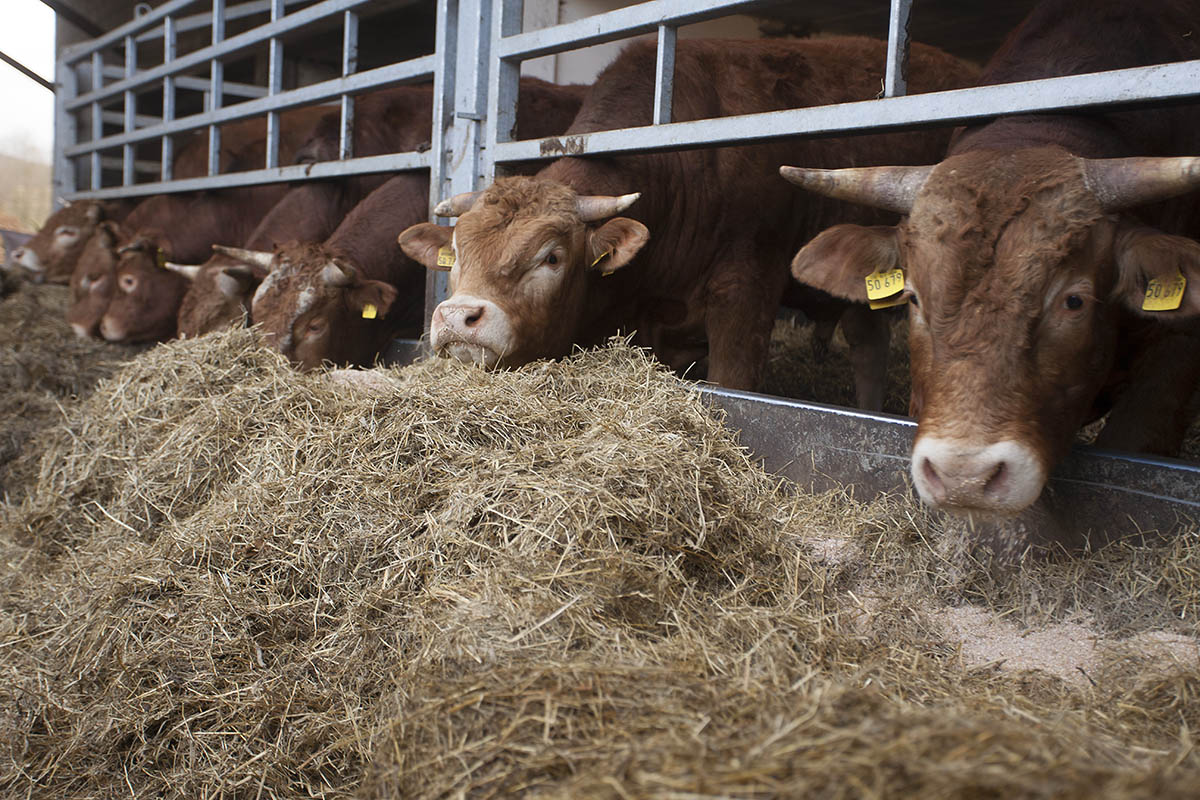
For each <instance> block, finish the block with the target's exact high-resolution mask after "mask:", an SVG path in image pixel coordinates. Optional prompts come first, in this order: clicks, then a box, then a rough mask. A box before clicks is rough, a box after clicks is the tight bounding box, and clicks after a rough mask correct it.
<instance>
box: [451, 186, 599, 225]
mask: <svg viewBox="0 0 1200 800" xmlns="http://www.w3.org/2000/svg"><path fill="white" fill-rule="evenodd" d="M471 210H472V211H482V212H484V213H486V214H488V215H489V216H493V215H494V216H498V217H500V219H498V220H495V221H496V222H501V221H503V222H511V221H513V220H515V219H519V218H521V217H541V216H545V215H553V216H559V215H567V216H569V217H571V218H572V219H573V220H574V219H577V218H578V212H577V211H576V210H575V192H573V191H572V190H570V189H568V188H567V187H566V186H563V185H562V184H561V183H558V182H556V181H547V180H539V179H537V178H526V177H513V178H498V179H497V180H496V182H495V183H493V184H492V185H491V186H490V187H488V189H487V191H485V192H484V193H483V196H482V197H481V198H480V199H479V201H478V202H476V203H475V205H474V206H473V207H472V209H471Z"/></svg>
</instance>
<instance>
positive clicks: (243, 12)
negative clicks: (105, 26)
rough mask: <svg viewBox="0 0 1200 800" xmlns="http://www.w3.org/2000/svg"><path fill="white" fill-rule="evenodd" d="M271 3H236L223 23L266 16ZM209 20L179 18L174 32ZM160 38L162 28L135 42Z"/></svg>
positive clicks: (288, 1) (287, 0) (289, 2)
mask: <svg viewBox="0 0 1200 800" xmlns="http://www.w3.org/2000/svg"><path fill="white" fill-rule="evenodd" d="M271 1H272V0H254V1H253V2H245V3H238V4H237V5H234V6H231V7H230V8H227V9H225V21H226V22H231V21H232V20H236V19H243V18H245V17H252V16H254V15H256V14H266V13H268V12H269V11H270V10H271ZM303 2H305V0H284V1H283V4H284V5H285V6H294V5H297V4H298V3H303ZM211 19H212V15H211V14H208V13H204V14H190V15H188V16H186V17H180V18H179V20H178V21H177V22H176V23H175V25H176V28H175V30H176V31H177V32H179V33H185V32H187V31H194V30H199V29H201V28H207V27H208V26H209V24H210V22H211ZM162 36H163V31H162V28H154V29H152V30H148V31H146V32H145V33H139V34H138V35H137V40H138V41H139V42H149V41H155V40H157V39H161V38H162Z"/></svg>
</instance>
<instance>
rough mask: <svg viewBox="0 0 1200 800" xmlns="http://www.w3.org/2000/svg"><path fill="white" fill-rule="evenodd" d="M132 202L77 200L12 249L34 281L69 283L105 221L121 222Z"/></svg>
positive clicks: (16, 261) (14, 257)
mask: <svg viewBox="0 0 1200 800" xmlns="http://www.w3.org/2000/svg"><path fill="white" fill-rule="evenodd" d="M132 208H133V203H131V202H129V201H126V200H112V201H109V200H76V201H75V202H74V203H70V204H69V205H66V206H64V207H63V208H60V209H59V210H58V211H55V212H54V213H53V214H51V215H50V217H49V218H48V219H47V220H46V222H45V223H44V224H43V225H42V227H41V229H40V230H39V231H38V232H37V233H36V234H34V236H33V238H31V239H30V240H29V241H28V242H26V243H25V244H24V245H23V246H22V247H18V248H17V249H16V250H13V252H12V260H13V263H15V264H18V265H20V266H21V267H24V268H25V270H26V271H28V272H29V273H30V277H31V278H32V279H33V280H34V282H35V283H41V282H43V281H45V282H47V283H69V282H70V280H71V273H72V272H73V271H74V269H75V263H76V262H77V261H78V260H79V255H80V253H82V252H83V249H84V247H85V246H86V245H87V243H88V240H89V239H91V238H92V234H93V233H94V232H95V231H96V226H97V225H98V224H100V223H101V222H103V221H106V220H110V221H113V222H120V221H121V220H123V219H125V217H126V216H128V214H129V212H130V210H131V209H132Z"/></svg>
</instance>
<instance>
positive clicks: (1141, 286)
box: [782, 0, 1200, 516]
mask: <svg viewBox="0 0 1200 800" xmlns="http://www.w3.org/2000/svg"><path fill="white" fill-rule="evenodd" d="M1192 6H1193V8H1192V16H1191V17H1180V16H1179V15H1178V12H1179V9H1180V8H1181V4H1170V7H1168V4H1150V5H1149V6H1148V5H1145V4H1138V5H1137V6H1131V5H1129V4H1126V3H1123V2H1117V1H1116V0H1113V1H1112V2H1109V1H1108V0H1103V1H1102V2H1088V3H1077V2H1070V1H1069V0H1058V1H1057V2H1048V3H1044V4H1042V5H1041V6H1039V7H1038V9H1037V10H1035V11H1034V13H1033V14H1032V15H1031V16H1030V18H1029V19H1028V20H1026V22H1025V23H1023V26H1022V27H1021V28H1019V29H1018V30H1017V32H1016V33H1015V34H1014V35H1013V36H1012V37H1010V39H1009V41H1008V43H1007V44H1006V45H1005V47H1004V48H1003V49H1002V50H1001V52H1000V53H999V54H998V55H997V56H996V58H995V59H994V61H993V65H991V66H989V68H988V69H987V70H985V74H984V78H985V81H986V82H995V83H1003V82H1007V81H1012V80H1018V79H1024V78H1040V77H1047V76H1050V75H1054V74H1065V73H1069V72H1071V71H1087V70H1092V69H1095V70H1101V69H1114V68H1118V67H1127V66H1138V65H1141V64H1142V63H1145V61H1144V60H1145V59H1146V58H1148V57H1149V58H1162V59H1176V58H1177V59H1179V60H1183V59H1186V58H1196V57H1198V56H1200V44H1198V43H1196V42H1195V41H1194V40H1193V39H1189V38H1181V37H1180V36H1179V35H1178V32H1179V31H1181V30H1193V29H1200V13H1197V12H1198V11H1200V8H1197V4H1192ZM1085 33H1086V35H1084V34H1085ZM1197 123H1200V114H1197V112H1196V111H1194V110H1192V109H1182V108H1181V109H1168V110H1160V111H1154V112H1145V113H1138V112H1134V113H1115V114H1109V115H1104V116H1099V115H1097V116H1087V117H1052V116H1040V117H1015V118H1010V119H1002V120H999V121H996V122H993V123H990V124H988V125H984V126H980V127H978V128H974V129H970V130H968V131H967V133H966V134H965V135H964V136H963V137H962V138H961V139H960V140H959V141H958V142H957V143H956V145H955V147H954V148H953V149H952V150H951V155H950V156H949V157H947V158H946V159H945V160H944V161H942V162H941V163H940V164H937V165H935V166H932V167H929V166H926V167H882V168H863V169H850V170H815V169H796V168H789V167H785V168H783V170H782V171H783V174H784V175H785V176H786V177H787V178H789V179H790V180H792V181H793V182H795V183H798V184H800V185H801V186H804V187H806V188H808V189H811V190H813V191H817V192H821V193H822V194H826V195H828V196H832V197H837V198H841V199H846V200H854V201H856V202H861V203H869V204H871V205H874V206H877V207H882V208H887V209H890V210H893V211H897V212H900V213H903V214H907V218H906V219H904V220H903V221H902V223H901V224H900V225H899V226H897V227H894V228H892V227H873V228H872V227H861V226H856V225H841V226H837V227H834V228H831V229H829V230H827V231H825V232H824V233H822V234H821V235H820V236H818V237H817V238H816V239H815V240H814V241H813V242H811V243H810V244H809V245H808V246H806V247H805V248H803V249H802V250H800V252H799V253H798V254H797V255H796V258H795V260H794V262H793V264H792V272H793V274H794V276H795V277H796V278H797V279H798V280H801V281H803V282H805V283H808V284H810V285H812V286H815V287H818V288H821V289H824V290H826V291H828V292H831V293H833V294H835V295H837V296H839V297H844V298H847V299H851V300H856V301H859V302H865V301H866V300H867V294H866V284H865V282H864V279H865V278H866V276H867V275H868V273H876V272H881V271H888V270H892V269H895V268H899V269H901V270H903V281H902V285H903V289H902V294H900V295H898V296H900V297H906V298H908V299H909V301H910V302H909V309H910V310H909V346H910V351H911V354H912V401H911V413H912V414H913V415H914V416H916V417H917V418H918V419H919V428H918V431H917V438H916V442H915V444H914V447H913V453H912V477H913V481H914V483H915V484H916V487H917V490H918V492H919V493H920V495H921V497H922V498H923V499H924V500H925V501H926V502H928V503H930V504H932V505H934V506H936V507H938V508H943V509H947V510H952V511H966V512H985V513H987V514H995V515H1002V516H1003V515H1012V514H1016V513H1018V512H1020V511H1022V510H1023V509H1025V508H1027V507H1028V506H1030V504H1032V503H1033V502H1034V501H1035V500H1036V499H1037V498H1038V497H1039V495H1040V494H1041V492H1042V489H1043V487H1044V486H1045V483H1046V480H1047V476H1048V475H1049V473H1050V471H1051V470H1052V469H1053V467H1054V466H1055V464H1056V463H1057V462H1058V461H1059V460H1060V459H1061V458H1062V456H1063V455H1064V454H1065V453H1066V451H1067V449H1068V448H1069V446H1070V444H1071V441H1072V438H1073V436H1074V433H1075V431H1076V430H1077V428H1078V427H1079V426H1080V424H1081V423H1083V422H1085V421H1087V420H1088V419H1090V418H1093V417H1095V416H1096V415H1097V414H1099V413H1102V412H1104V411H1107V410H1109V409H1111V411H1110V413H1109V417H1108V420H1107V422H1106V424H1105V427H1104V430H1103V433H1102V434H1101V440H1100V443H1101V444H1104V445H1108V446H1119V447H1123V448H1129V449H1138V450H1146V451H1151V452H1159V453H1171V452H1174V450H1175V449H1176V448H1177V447H1178V446H1179V442H1180V439H1181V436H1182V433H1183V430H1184V428H1185V427H1186V424H1187V421H1188V398H1189V396H1190V395H1191V393H1192V391H1193V388H1194V387H1195V386H1196V385H1197V381H1198V379H1200V338H1197V337H1196V336H1195V335H1194V333H1195V328H1194V327H1193V328H1191V330H1190V331H1189V329H1188V326H1187V322H1186V321H1187V320H1192V319H1194V318H1195V317H1196V316H1197V315H1198V314H1200V244H1197V243H1196V242H1195V241H1193V240H1191V239H1189V238H1183V237H1181V236H1178V235H1171V233H1167V232H1164V230H1158V229H1155V228H1152V227H1149V226H1148V225H1147V222H1150V221H1154V222H1155V223H1156V224H1158V225H1161V226H1164V228H1165V230H1168V231H1172V232H1173V233H1180V232H1186V233H1190V234H1192V235H1195V234H1198V233H1200V205H1198V204H1197V203H1195V201H1194V200H1192V199H1185V198H1181V199H1180V200H1178V201H1174V202H1173V203H1167V204H1161V205H1157V206H1154V207H1153V208H1151V209H1146V210H1142V211H1139V212H1136V215H1135V213H1131V210H1133V209H1138V208H1139V207H1143V206H1146V205H1147V204H1150V203H1155V202H1156V201H1160V200H1164V199H1167V198H1170V197H1173V196H1176V195H1179V194H1181V193H1184V192H1188V191H1190V190H1191V189H1194V188H1196V187H1198V186H1200V160H1198V159H1194V158H1102V157H1100V156H1120V155H1123V154H1132V153H1137V152H1149V153H1160V154H1172V153H1178V152H1180V151H1181V150H1183V151H1185V152H1186V150H1187V149H1188V148H1189V147H1194V145H1195V142H1194V136H1195V131H1196V130H1197V127H1198V126H1197ZM1180 278H1183V279H1186V289H1185V290H1182V291H1180V292H1178V293H1177V294H1175V295H1173V296H1172V295H1170V290H1171V289H1172V287H1177V286H1178V285H1179V283H1178V281H1179V280H1180ZM1164 290H1165V291H1167V294H1168V296H1169V300H1168V301H1167V302H1165V303H1163V307H1164V309H1166V310H1146V306H1145V305H1144V304H1145V303H1146V302H1147V299H1148V298H1149V299H1151V300H1152V299H1153V296H1154V295H1156V294H1162V293H1163V292H1164ZM1151 305H1152V304H1151ZM1163 356H1170V361H1169V362H1168V363H1166V364H1165V365H1164V363H1163V360H1162V357H1163ZM1163 366H1165V367H1166V368H1165V369H1164V368H1161V367H1163Z"/></svg>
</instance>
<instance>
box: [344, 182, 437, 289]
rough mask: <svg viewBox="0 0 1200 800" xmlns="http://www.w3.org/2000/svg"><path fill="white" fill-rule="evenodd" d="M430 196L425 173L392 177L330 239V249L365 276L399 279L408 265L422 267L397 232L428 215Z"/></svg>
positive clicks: (358, 207)
mask: <svg viewBox="0 0 1200 800" xmlns="http://www.w3.org/2000/svg"><path fill="white" fill-rule="evenodd" d="M428 198H429V180H428V178H426V177H425V176H424V175H398V176H396V177H394V178H392V179H391V180H389V181H388V182H387V183H385V184H383V186H381V187H379V188H378V189H376V190H375V191H374V192H372V193H371V194H370V195H368V196H367V198H366V199H365V200H363V201H362V202H361V203H359V204H358V205H357V206H355V207H354V210H353V211H351V212H350V214H349V215H348V216H347V217H346V218H345V219H344V220H343V221H342V224H341V225H339V226H338V228H337V230H336V231H334V232H333V235H332V236H330V237H329V239H328V240H326V242H325V245H326V250H327V251H328V252H329V253H330V254H331V255H338V256H341V257H343V258H345V259H347V260H348V261H349V262H350V263H352V264H354V265H355V266H356V267H358V268H359V270H360V271H361V273H362V275H363V277H366V278H372V279H377V280H386V281H390V282H393V283H395V282H397V281H399V280H400V279H401V277H402V272H403V269H404V267H405V266H408V267H409V268H410V269H418V266H417V265H416V263H415V262H411V261H409V260H408V259H407V258H406V257H405V256H404V254H403V251H402V250H401V249H400V245H399V244H398V243H397V242H396V232H397V231H402V230H404V229H405V228H407V227H409V226H410V225H416V224H417V223H419V222H423V221H424V220H425V219H426V218H427V217H428V213H429V206H428V203H429V200H428ZM420 269H421V270H422V272H423V268H420Z"/></svg>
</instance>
